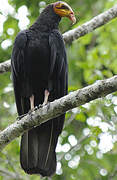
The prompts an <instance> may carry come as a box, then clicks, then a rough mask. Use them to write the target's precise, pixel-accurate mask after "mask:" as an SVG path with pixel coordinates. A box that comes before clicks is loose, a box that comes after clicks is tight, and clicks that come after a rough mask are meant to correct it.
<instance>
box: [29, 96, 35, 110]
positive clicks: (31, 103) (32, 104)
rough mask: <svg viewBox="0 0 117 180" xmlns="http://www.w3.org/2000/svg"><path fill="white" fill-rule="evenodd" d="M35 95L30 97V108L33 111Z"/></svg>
mask: <svg viewBox="0 0 117 180" xmlns="http://www.w3.org/2000/svg"><path fill="white" fill-rule="evenodd" d="M34 107H35V106H34V95H33V94H32V96H31V97H30V108H31V111H33V110H34Z"/></svg>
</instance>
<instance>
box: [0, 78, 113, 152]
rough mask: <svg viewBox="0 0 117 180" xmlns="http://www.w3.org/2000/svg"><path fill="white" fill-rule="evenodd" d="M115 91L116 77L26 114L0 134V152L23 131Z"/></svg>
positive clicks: (101, 81)
mask: <svg viewBox="0 0 117 180" xmlns="http://www.w3.org/2000/svg"><path fill="white" fill-rule="evenodd" d="M115 91H117V76H114V77H112V78H109V79H106V80H100V81H97V82H96V83H94V84H92V85H90V86H87V87H85V88H82V89H80V90H77V91H74V92H72V93H70V94H69V95H67V96H64V97H62V98H60V99H58V100H55V101H53V102H51V103H50V105H49V106H48V105H46V106H44V107H42V108H40V109H37V110H35V111H34V112H32V113H31V114H27V115H26V116H25V117H23V118H22V119H21V120H20V121H16V122H15V123H13V124H11V125H10V126H9V127H7V128H6V129H4V130H3V131H2V132H1V133H0V150H2V149H3V148H4V147H5V146H6V145H7V144H8V143H10V142H11V141H12V140H13V139H15V138H16V137H19V136H20V135H22V134H23V133H24V132H25V131H27V130H29V129H31V128H33V127H35V126H38V125H40V124H42V123H44V122H46V121H48V120H49V119H52V118H54V117H57V116H59V115H60V114H63V113H64V112H66V111H68V110H70V109H72V108H75V107H78V106H80V105H83V104H85V103H87V102H90V101H92V100H94V99H97V98H100V97H104V96H106V95H107V94H109V93H112V92H115Z"/></svg>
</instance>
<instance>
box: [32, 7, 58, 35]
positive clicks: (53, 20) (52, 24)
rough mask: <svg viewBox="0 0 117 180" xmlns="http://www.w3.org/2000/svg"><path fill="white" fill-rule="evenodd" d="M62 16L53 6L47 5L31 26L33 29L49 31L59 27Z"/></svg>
mask: <svg viewBox="0 0 117 180" xmlns="http://www.w3.org/2000/svg"><path fill="white" fill-rule="evenodd" d="M60 20H61V17H60V16H58V15H57V14H55V12H54V10H53V8H52V6H50V5H49V6H47V7H46V9H45V10H44V11H43V12H42V13H41V14H40V16H39V17H38V19H37V20H36V22H35V23H34V24H33V25H32V26H31V27H30V29H31V30H35V31H42V32H48V31H51V30H53V29H58V26H59V22H60Z"/></svg>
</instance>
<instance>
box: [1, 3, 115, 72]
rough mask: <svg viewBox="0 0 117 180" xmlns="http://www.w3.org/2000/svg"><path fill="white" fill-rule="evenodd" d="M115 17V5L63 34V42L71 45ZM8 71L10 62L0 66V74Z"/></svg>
mask: <svg viewBox="0 0 117 180" xmlns="http://www.w3.org/2000/svg"><path fill="white" fill-rule="evenodd" d="M116 17H117V5H115V6H113V7H112V8H110V9H109V10H107V11H105V12H103V13H101V14H99V15H98V16H96V17H94V18H93V19H91V20H90V21H88V22H86V23H84V24H83V25H81V26H78V27H77V28H75V29H73V30H70V31H67V32H66V33H64V34H63V38H64V41H65V42H66V43H71V42H72V41H74V40H76V39H78V38H80V37H81V36H84V35H86V34H88V33H90V32H92V31H93V30H95V29H96V28H98V27H100V26H102V25H104V24H107V23H108V22H109V21H111V20H112V19H114V18H116ZM7 71H10V60H8V61H6V62H3V63H1V64H0V73H4V72H7Z"/></svg>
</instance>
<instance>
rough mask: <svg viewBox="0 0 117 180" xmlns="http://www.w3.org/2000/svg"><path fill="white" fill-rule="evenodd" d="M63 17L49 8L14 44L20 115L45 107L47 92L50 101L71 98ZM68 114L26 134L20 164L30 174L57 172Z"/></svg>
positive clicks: (22, 141)
mask: <svg viewBox="0 0 117 180" xmlns="http://www.w3.org/2000/svg"><path fill="white" fill-rule="evenodd" d="M60 20H61V17H60V16H59V15H57V14H56V13H55V12H54V10H53V4H50V5H48V6H47V7H46V8H45V10H44V11H43V12H42V13H41V15H40V16H39V18H38V19H37V21H36V22H35V23H34V24H33V25H32V26H31V27H30V28H29V29H27V30H24V31H21V32H20V33H19V34H18V35H17V37H16V39H15V42H14V47H13V52H12V58H11V59H12V60H11V69H12V79H13V85H14V92H15V99H16V105H17V111H18V114H19V115H22V114H25V113H28V111H29V110H30V109H31V107H30V98H31V97H32V96H34V106H38V105H39V104H42V103H43V101H44V96H45V95H44V93H45V90H47V91H48V92H49V99H48V100H49V101H50V102H51V101H53V100H55V99H58V98H60V97H62V96H64V95H66V94H67V86H68V80H67V76H68V70H67V58H66V51H65V46H64V42H63V38H62V35H61V34H60V32H59V31H58V25H59V22H60ZM64 118H65V114H63V115H61V116H59V117H57V118H55V119H52V120H50V121H48V122H46V123H44V124H42V125H40V126H38V127H36V128H33V129H31V130H29V131H28V132H26V133H24V134H23V136H22V138H21V149H20V162H21V166H22V168H23V169H24V171H25V172H26V173H28V174H41V175H42V176H51V175H52V174H53V173H54V172H55V170H56V154H55V148H56V144H57V140H58V136H59V134H60V133H61V131H62V128H63V123H64Z"/></svg>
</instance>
